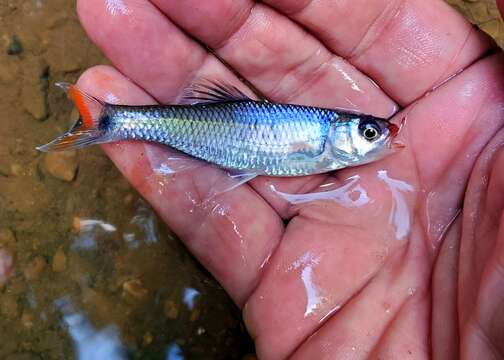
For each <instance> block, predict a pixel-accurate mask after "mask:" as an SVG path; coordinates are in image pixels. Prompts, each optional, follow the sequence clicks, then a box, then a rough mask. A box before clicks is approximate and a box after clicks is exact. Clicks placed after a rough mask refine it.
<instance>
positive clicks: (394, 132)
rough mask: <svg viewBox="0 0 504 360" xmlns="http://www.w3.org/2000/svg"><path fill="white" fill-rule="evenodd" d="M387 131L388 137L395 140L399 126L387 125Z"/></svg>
mask: <svg viewBox="0 0 504 360" xmlns="http://www.w3.org/2000/svg"><path fill="white" fill-rule="evenodd" d="M387 127H388V130H389V132H390V135H391V136H392V137H393V138H395V137H396V136H397V134H399V126H397V125H396V124H392V123H391V124H388V126H387Z"/></svg>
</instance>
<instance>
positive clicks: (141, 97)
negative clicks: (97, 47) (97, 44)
mask: <svg viewBox="0 0 504 360" xmlns="http://www.w3.org/2000/svg"><path fill="white" fill-rule="evenodd" d="M77 85H78V86H79V87H80V88H81V89H83V90H84V91H86V92H88V93H89V94H91V95H93V96H95V97H97V98H98V99H102V100H104V101H105V102H108V103H112V104H123V105H148V104H155V103H156V101H155V100H154V99H153V98H152V97H151V96H150V95H149V94H148V93H147V92H146V91H145V90H143V89H142V88H140V87H139V86H138V85H136V84H134V83H133V82H131V81H130V80H129V79H128V78H127V77H126V76H124V75H123V74H122V73H120V72H119V71H118V70H117V69H115V68H114V67H112V66H109V65H97V66H94V67H92V68H90V69H88V70H86V71H85V72H84V73H83V74H82V75H81V76H80V78H79V80H78V81H77Z"/></svg>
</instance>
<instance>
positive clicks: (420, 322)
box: [78, 0, 504, 359]
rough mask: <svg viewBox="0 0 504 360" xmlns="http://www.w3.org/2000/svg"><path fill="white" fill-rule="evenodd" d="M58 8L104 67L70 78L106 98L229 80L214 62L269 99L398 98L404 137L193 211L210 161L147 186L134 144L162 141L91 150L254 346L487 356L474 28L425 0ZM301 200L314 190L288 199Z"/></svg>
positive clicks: (307, 353) (491, 58)
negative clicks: (104, 158)
mask: <svg viewBox="0 0 504 360" xmlns="http://www.w3.org/2000/svg"><path fill="white" fill-rule="evenodd" d="M78 10H79V15H80V18H81V21H82V23H83V25H84V27H85V28H86V30H87V32H88V34H89V35H90V37H91V38H92V40H93V41H94V42H95V43H96V44H97V45H98V46H99V47H100V48H101V49H102V50H103V52H104V53H105V54H106V56H107V57H108V58H109V59H110V60H111V62H112V63H113V64H114V66H115V68H116V69H117V70H116V69H114V68H112V67H104V66H100V67H96V68H93V69H91V70H89V71H88V72H86V73H85V74H84V75H83V76H82V77H81V79H80V80H79V85H80V86H81V87H82V88H83V89H85V90H87V91H88V92H90V93H91V94H93V95H95V96H97V97H99V98H102V99H104V100H106V101H109V102H118V103H123V104H146V103H154V102H161V103H173V102H176V101H177V100H178V99H179V98H180V96H181V94H182V92H183V90H184V88H186V87H187V86H188V85H189V84H190V83H191V82H193V81H195V80H197V79H198V78H200V77H205V78H218V79H221V80H225V81H230V82H233V83H239V82H240V80H238V78H237V77H236V75H235V73H234V72H232V71H230V70H229V69H228V68H227V67H226V66H225V65H223V63H222V62H221V61H219V59H218V57H219V58H221V59H223V60H224V61H225V62H227V63H228V64H229V65H230V66H231V67H232V68H233V69H235V71H236V72H237V73H239V74H241V76H242V77H243V78H245V79H247V81H248V82H249V83H251V84H253V85H254V87H256V88H257V89H258V90H259V91H261V92H262V93H264V94H265V95H266V96H267V97H269V98H270V99H271V100H273V101H277V102H289V103H297V104H307V105H316V106H325V107H344V108H352V109H357V110H360V111H362V112H366V113H370V114H373V115H376V116H382V117H388V116H390V115H391V114H393V113H394V112H396V110H397V109H398V108H404V111H402V112H401V114H400V115H398V117H397V118H396V119H395V120H394V121H399V120H400V118H399V116H401V117H402V116H405V115H406V116H407V119H408V120H407V122H406V126H405V128H404V129H403V131H402V137H403V139H402V140H403V142H404V143H405V144H406V148H405V149H404V150H402V151H400V152H398V153H396V154H394V155H393V156H391V157H388V158H387V159H385V160H382V161H379V162H376V163H373V164H369V165H366V166H362V167H359V168H352V169H346V170H344V171H339V172H336V173H334V174H332V175H319V176H311V177H303V178H295V179H278V178H277V179H275V178H259V179H255V180H253V181H252V182H251V183H250V184H248V185H243V186H240V187H238V188H237V189H235V190H233V191H230V192H227V193H224V194H221V195H218V196H217V197H216V198H214V199H212V201H211V203H210V204H208V203H205V204H202V203H201V200H202V199H204V198H205V197H206V195H207V194H208V193H209V192H210V191H211V189H212V186H214V184H215V182H217V181H219V180H220V178H221V177H222V174H221V172H220V171H219V170H217V169H215V168H210V167H206V168H198V169H194V170H188V171H185V172H181V173H177V174H175V175H173V176H171V177H166V176H165V177H163V179H161V180H160V179H159V178H158V177H157V176H156V175H155V174H154V173H153V169H152V168H151V163H150V162H149V160H148V157H147V156H146V150H148V151H166V152H169V151H170V150H168V149H167V150H159V148H155V149H154V148H153V147H152V145H147V144H142V143H133V142H124V143H120V144H112V145H107V146H104V148H105V150H106V152H107V153H108V155H109V156H110V157H111V158H112V160H113V161H114V162H115V163H116V164H117V166H118V167H119V169H120V170H121V171H122V172H123V173H124V174H125V176H127V177H128V179H129V180H130V181H131V183H132V184H133V185H134V186H135V187H136V188H137V189H138V190H139V191H140V192H141V193H142V195H143V196H144V197H145V198H146V199H147V200H148V201H149V202H150V203H151V204H152V206H153V207H154V208H155V209H156V210H157V212H158V213H159V215H160V216H161V217H162V218H163V219H164V220H165V221H166V223H167V224H168V225H169V226H170V227H171V228H172V229H173V230H174V231H175V232H176V233H177V234H178V235H179V236H180V238H181V239H182V240H183V241H184V243H185V244H186V245H187V247H188V248H189V249H190V250H191V251H192V252H193V253H194V254H195V255H196V256H197V257H198V259H200V261H201V262H202V263H203V264H204V265H205V266H206V267H207V268H208V269H209V270H210V271H211V272H212V274H213V275H214V276H215V277H216V278H217V279H218V280H219V282H220V283H221V284H222V285H223V286H224V288H225V289H226V290H227V291H228V292H229V294H230V295H231V296H232V298H233V299H234V300H235V301H236V303H237V304H238V305H239V306H241V307H243V309H244V317H245V322H246V325H247V327H248V329H249V331H250V333H251V335H252V336H253V338H254V339H255V341H256V346H257V352H258V354H259V356H260V357H262V358H264V359H279V358H284V357H287V356H289V355H291V356H293V358H317V359H322V358H328V359H329V358H331V359H333V358H355V359H358V358H367V357H371V358H383V359H393V358H398V359H403V358H426V357H432V356H433V357H435V358H443V359H446V358H450V357H453V358H457V357H458V355H459V353H460V354H461V355H463V356H464V357H466V358H476V357H478V358H491V357H492V356H493V357H498V356H504V345H503V344H504V230H499V229H500V223H501V219H500V215H501V213H502V209H503V207H504V195H503V194H504V172H503V171H502V169H503V168H504V156H503V155H502V152H500V145H501V144H502V143H504V132H502V131H499V130H500V128H501V127H502V125H503V123H504V121H503V119H504V118H503V115H504V77H503V74H504V71H503V70H504V69H503V57H502V55H501V54H500V53H499V52H497V51H495V49H494V48H493V44H492V43H491V42H490V41H489V40H488V39H487V37H486V36H484V35H483V34H482V33H480V32H479V31H477V30H476V29H475V28H473V27H472V26H471V25H470V24H469V23H467V22H466V21H465V20H464V19H463V18H462V17H461V16H459V15H458V14H456V13H455V12H454V11H453V10H452V9H451V8H449V7H448V6H447V5H446V4H445V3H443V2H442V1H439V0H376V1H372V2H370V1H368V0H352V1H331V0H319V1H309V0H295V1H292V0H291V1H287V0H267V1H264V2H263V3H257V2H254V1H252V0H214V1H201V0H184V1H180V0H151V1H150V2H149V1H146V0H106V1H103V0H81V1H79V2H78ZM205 46H208V47H209V48H212V49H214V50H215V53H216V54H217V55H218V57H216V56H215V55H213V54H210V53H209V52H207V50H206V49H205ZM376 84H378V85H379V87H378V86H376ZM242 86H243V87H245V85H242ZM328 184H329V185H330V186H329V185H328ZM321 185H324V186H321ZM325 185H328V187H326V186H325ZM334 189H336V190H334ZM310 193H312V194H313V193H322V194H318V195H316V196H312V197H313V198H312V200H313V201H307V202H303V201H301V200H303V199H306V198H309V195H308V194H310ZM285 194H289V195H285ZM293 194H304V195H303V196H297V197H296V196H293ZM319 198H324V199H319ZM317 199H319V200H317Z"/></svg>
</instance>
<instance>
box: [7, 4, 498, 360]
mask: <svg viewBox="0 0 504 360" xmlns="http://www.w3.org/2000/svg"><path fill="white" fill-rule="evenodd" d="M449 2H450V3H451V4H453V5H454V6H456V7H457V8H458V9H460V10H461V11H463V12H465V13H466V14H467V16H468V17H469V18H470V19H471V20H472V21H474V22H476V23H478V24H481V26H482V28H483V29H484V30H485V31H487V32H489V33H490V34H491V35H494V36H497V38H498V41H499V43H500V44H501V45H503V44H504V36H502V35H503V34H504V30H503V25H502V23H501V22H500V21H499V20H498V18H499V15H498V11H497V8H496V6H495V4H494V3H493V1H474V0H473V1H459V0H449ZM104 62H105V60H104V59H103V58H102V56H101V55H100V54H99V52H98V51H97V50H96V49H95V48H94V47H93V46H92V45H91V44H90V43H89V41H87V39H86V37H85V35H84V33H83V31H82V30H81V28H80V26H79V24H78V22H77V19H76V15H75V11H74V4H73V3H72V2H69V1H68V0H23V1H20V0H2V1H1V2H0V99H1V100H0V114H1V118H2V126H0V139H1V141H0V359H40V358H43V359H61V358H66V359H71V358H76V357H77V354H79V355H80V357H81V358H82V357H85V356H88V357H89V358H99V357H101V358H108V359H121V358H126V357H130V358H149V359H150V358H152V359H156V358H168V359H178V358H181V357H180V356H181V354H183V356H184V357H187V358H205V359H214V358H215V359H222V358H237V359H239V358H243V357H244V356H246V354H248V353H250V352H252V345H251V341H250V339H249V338H248V335H246V332H245V330H244V327H243V324H242V323H241V320H240V313H239V310H238V309H237V308H236V307H235V306H234V304H233V303H232V301H231V300H230V299H229V298H228V297H227V295H226V294H225V293H224V291H223V290H222V289H221V288H220V287H219V286H218V284H217V283H216V282H215V281H214V280H213V279H212V278H211V276H210V275H209V274H208V273H206V272H205V271H204V270H203V269H202V268H201V267H200V266H199V265H198V264H197V262H196V261H195V260H194V259H193V258H192V257H191V256H190V255H189V254H188V253H187V252H186V250H185V248H184V247H183V246H182V245H181V244H180V243H179V242H178V240H177V239H176V237H175V236H174V235H173V234H171V232H170V231H169V229H167V228H166V227H165V226H163V224H161V223H160V222H159V221H158V220H157V218H156V216H155V214H154V213H153V212H152V211H151V210H150V208H149V207H148V206H147V204H145V203H144V202H143V201H142V200H141V199H140V198H139V196H138V195H137V193H136V192H135V191H134V190H132V189H131V188H130V186H129V185H128V184H127V182H126V181H125V180H124V179H123V178H122V176H121V175H120V174H119V173H118V171H117V170H116V169H115V168H114V167H113V166H112V165H111V163H110V161H109V160H108V159H107V158H106V157H105V156H104V155H103V154H102V153H101V151H100V150H99V149H98V148H92V149H86V150H85V151H82V152H79V153H73V154H72V153H70V154H67V155H65V156H62V155H42V154H39V153H37V152H36V151H35V150H34V148H35V146H36V145H39V144H40V143H41V141H43V140H47V139H49V138H51V137H52V136H53V135H54V134H56V133H59V132H61V131H62V130H64V129H66V128H67V127H68V126H69V125H70V123H71V122H72V121H75V117H76V113H75V111H73V110H72V105H71V104H70V103H69V102H68V101H67V99H66V97H65V95H64V94H62V93H61V92H60V91H58V89H56V88H55V87H53V86H52V84H53V83H54V82H56V81H69V82H73V81H75V80H76V79H77V77H78V76H79V74H80V73H82V71H83V70H84V69H86V68H87V67H89V66H91V65H94V64H99V63H104ZM118 210H119V211H118ZM306 278H307V279H308V280H309V274H307V275H306ZM307 283H309V281H308V282H307ZM308 290H310V291H311V288H309V286H308V287H307V291H308ZM312 292H313V291H312ZM314 293H315V292H314ZM308 310H310V309H307V311H308Z"/></svg>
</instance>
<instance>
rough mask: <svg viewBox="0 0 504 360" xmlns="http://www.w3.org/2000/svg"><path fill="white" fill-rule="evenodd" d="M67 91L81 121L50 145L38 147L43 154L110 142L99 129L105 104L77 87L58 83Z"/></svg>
mask: <svg viewBox="0 0 504 360" xmlns="http://www.w3.org/2000/svg"><path fill="white" fill-rule="evenodd" d="M56 86H58V87H60V88H62V89H63V90H65V91H66V92H67V94H68V97H70V99H72V101H73V102H74V104H75V106H76V107H77V109H78V110H79V114H80V117H79V120H78V121H77V123H76V124H75V125H74V126H73V127H72V129H70V131H68V132H66V133H65V134H63V135H61V136H59V137H57V138H56V139H54V140H53V141H51V142H50V143H48V144H46V145H42V146H39V147H37V150H39V151H43V152H49V151H62V150H68V149H78V148H82V147H85V146H90V145H94V144H100V143H104V142H108V141H109V139H108V138H107V136H106V134H104V133H103V131H101V130H100V129H99V126H98V125H99V123H100V116H101V113H102V110H103V107H104V106H105V103H104V102H102V101H100V100H98V99H96V98H94V97H92V96H91V95H88V94H86V93H85V92H83V91H81V90H80V89H79V88H78V87H77V86H75V85H72V84H67V83H57V84H56Z"/></svg>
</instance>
